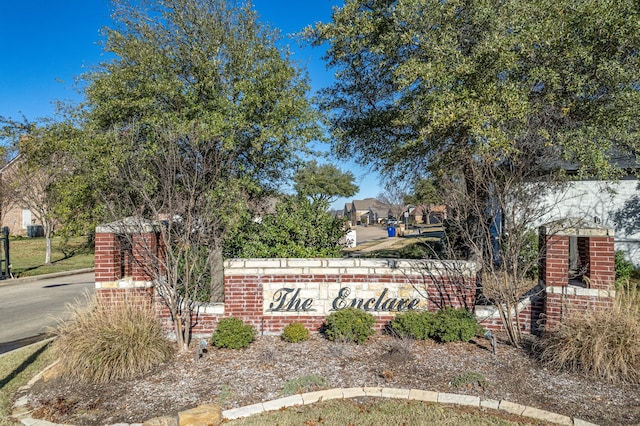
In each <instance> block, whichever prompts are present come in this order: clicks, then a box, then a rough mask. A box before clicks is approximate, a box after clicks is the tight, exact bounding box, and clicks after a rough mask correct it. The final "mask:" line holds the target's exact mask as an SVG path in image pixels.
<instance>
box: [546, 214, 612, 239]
mask: <svg viewBox="0 0 640 426" xmlns="http://www.w3.org/2000/svg"><path fill="white" fill-rule="evenodd" d="M539 230H540V234H541V235H557V236H563V237H613V236H614V231H613V229H612V228H609V227H607V226H604V225H602V224H600V223H596V222H589V221H588V220H585V219H582V218H565V219H560V220H556V221H553V222H549V223H546V224H544V225H542V226H540V228H539Z"/></svg>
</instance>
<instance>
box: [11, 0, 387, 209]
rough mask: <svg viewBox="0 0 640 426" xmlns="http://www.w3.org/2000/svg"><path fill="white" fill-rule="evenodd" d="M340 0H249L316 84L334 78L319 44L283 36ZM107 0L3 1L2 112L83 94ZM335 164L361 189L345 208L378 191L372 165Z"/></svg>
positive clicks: (48, 105)
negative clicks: (80, 80) (79, 84)
mask: <svg viewBox="0 0 640 426" xmlns="http://www.w3.org/2000/svg"><path fill="white" fill-rule="evenodd" d="M342 3H343V2H342V0H310V1H300V0H253V4H254V7H255V9H256V10H257V11H258V13H259V15H260V16H261V19H262V20H263V21H265V22H267V23H269V24H270V25H271V26H272V27H275V28H279V29H280V31H281V32H282V34H283V36H284V37H285V42H287V43H288V44H289V46H290V48H291V50H292V52H293V53H294V54H293V58H294V59H295V60H296V61H299V62H300V63H301V64H302V66H304V67H306V69H307V71H308V73H309V77H310V79H311V84H312V88H313V90H317V89H319V88H321V87H323V86H326V85H328V84H330V83H331V81H332V71H330V70H327V69H326V68H325V65H324V62H322V60H321V57H322V53H323V52H322V51H321V50H320V49H317V48H311V47H300V46H299V45H298V43H297V42H296V41H295V40H294V39H292V38H287V35H288V34H293V33H296V32H298V31H300V30H302V29H303V28H304V27H306V26H307V25H311V24H313V23H315V22H319V21H323V22H326V21H329V20H330V19H331V7H332V6H339V5H341V4H342ZM109 14H110V4H109V2H108V1H107V0H61V1H51V0H20V1H14V0H0V116H4V117H9V118H13V119H20V118H21V117H22V116H23V115H24V116H25V117H26V118H27V119H29V120H34V119H37V118H42V117H51V116H53V114H54V111H55V106H54V105H55V102H56V101H58V100H62V101H70V102H78V101H79V100H81V96H80V94H78V92H77V90H76V86H75V78H76V77H78V76H79V75H80V74H82V73H83V72H85V71H86V70H87V69H88V68H90V67H92V66H94V65H96V64H98V63H99V62H100V61H101V60H102V59H103V57H102V48H101V46H100V44H99V41H100V40H101V34H100V29H101V28H102V27H104V26H109V24H110V16H109ZM334 164H336V166H338V167H339V168H341V169H342V170H351V171H352V172H353V173H354V175H355V178H356V184H358V185H359V186H360V192H359V193H358V194H356V195H355V196H354V197H352V198H349V199H340V200H337V201H336V202H335V203H334V204H333V206H334V207H337V208H342V207H343V206H344V203H345V202H347V201H351V199H354V198H355V199H362V198H367V197H375V196H377V195H378V194H379V193H380V192H382V191H381V189H380V188H378V186H379V181H378V178H377V177H376V175H375V174H373V173H371V172H370V171H369V170H366V169H363V168H360V167H357V166H355V165H354V164H351V163H347V162H337V161H334Z"/></svg>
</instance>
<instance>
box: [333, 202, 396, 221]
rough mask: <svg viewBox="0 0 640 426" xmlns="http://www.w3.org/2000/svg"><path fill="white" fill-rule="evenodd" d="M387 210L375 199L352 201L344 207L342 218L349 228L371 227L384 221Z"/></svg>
mask: <svg viewBox="0 0 640 426" xmlns="http://www.w3.org/2000/svg"><path fill="white" fill-rule="evenodd" d="M388 214H389V209H388V208H387V207H386V206H385V205H384V204H382V203H381V202H380V201H378V200H377V199H375V198H365V199H364V200H353V201H352V202H350V203H346V204H345V205H344V217H345V218H347V220H348V221H349V225H350V226H359V225H373V224H375V223H378V222H379V221H380V220H382V219H386V218H387V216H388Z"/></svg>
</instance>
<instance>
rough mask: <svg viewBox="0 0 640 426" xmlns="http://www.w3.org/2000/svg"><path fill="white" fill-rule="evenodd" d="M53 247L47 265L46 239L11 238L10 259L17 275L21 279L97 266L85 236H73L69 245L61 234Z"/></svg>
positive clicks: (53, 243) (14, 273)
mask: <svg viewBox="0 0 640 426" xmlns="http://www.w3.org/2000/svg"><path fill="white" fill-rule="evenodd" d="M51 247H52V250H51V264H50V265H45V264H44V254H45V239H44V238H23V237H18V238H10V240H9V261H10V262H11V265H12V267H11V273H12V274H13V276H14V277H16V278H19V277H29V276H34V275H42V274H49V273H52V272H63V271H70V270H74V269H82V268H93V258H94V255H93V249H90V248H88V247H87V246H86V238H85V237H76V238H71V239H70V240H69V241H67V242H66V244H63V241H62V239H61V238H60V237H55V238H53V240H52V243H51Z"/></svg>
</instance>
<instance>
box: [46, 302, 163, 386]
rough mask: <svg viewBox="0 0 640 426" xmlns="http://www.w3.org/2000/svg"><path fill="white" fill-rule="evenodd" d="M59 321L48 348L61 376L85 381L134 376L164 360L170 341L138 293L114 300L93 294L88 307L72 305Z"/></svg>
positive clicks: (142, 373)
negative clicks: (66, 317) (67, 316)
mask: <svg viewBox="0 0 640 426" xmlns="http://www.w3.org/2000/svg"><path fill="white" fill-rule="evenodd" d="M71 310H72V312H71V313H72V320H70V321H65V322H62V321H61V322H60V323H59V325H58V326H57V328H56V329H55V330H53V334H54V335H55V336H56V340H55V342H54V344H53V350H54V353H55V354H56V356H57V357H58V359H59V360H60V367H61V369H62V370H61V371H62V374H63V375H64V377H66V378H69V379H71V380H76V381H80V382H85V383H108V382H113V381H117V380H128V379H134V378H137V377H140V376H142V375H144V374H145V373H147V372H149V371H150V370H151V369H152V368H153V367H155V366H157V365H160V364H162V363H164V362H166V361H168V360H169V359H170V358H171V357H172V356H173V354H174V347H173V344H172V343H171V342H170V341H169V340H168V339H167V338H166V337H165V336H164V332H163V330H162V327H161V325H160V322H159V321H158V319H157V317H156V315H155V313H154V311H153V309H152V308H151V307H150V306H149V304H148V303H146V301H145V300H144V299H142V298H139V297H126V298H124V299H122V300H119V301H117V303H116V304H115V305H114V304H111V303H109V304H106V303H104V302H101V301H100V299H94V300H93V301H92V302H90V304H89V308H81V307H79V306H78V305H76V306H71Z"/></svg>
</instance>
